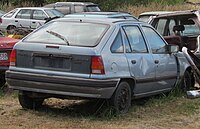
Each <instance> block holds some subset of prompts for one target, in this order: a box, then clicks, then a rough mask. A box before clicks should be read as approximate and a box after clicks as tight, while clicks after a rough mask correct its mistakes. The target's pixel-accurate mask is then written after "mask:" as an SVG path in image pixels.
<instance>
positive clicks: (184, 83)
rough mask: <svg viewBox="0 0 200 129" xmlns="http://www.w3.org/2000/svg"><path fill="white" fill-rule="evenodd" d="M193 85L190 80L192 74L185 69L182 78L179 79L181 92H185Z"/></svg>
mask: <svg viewBox="0 0 200 129" xmlns="http://www.w3.org/2000/svg"><path fill="white" fill-rule="evenodd" d="M192 87H194V86H193V82H192V74H191V73H190V72H189V71H185V73H184V76H183V79H182V81H181V86H180V88H181V90H182V91H183V92H187V91H189V90H190V89H191V88H192Z"/></svg>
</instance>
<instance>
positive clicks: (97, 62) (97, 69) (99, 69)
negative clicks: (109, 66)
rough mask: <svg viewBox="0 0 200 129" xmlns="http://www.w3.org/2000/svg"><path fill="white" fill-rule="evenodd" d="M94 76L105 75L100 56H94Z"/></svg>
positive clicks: (92, 68)
mask: <svg viewBox="0 0 200 129" xmlns="http://www.w3.org/2000/svg"><path fill="white" fill-rule="evenodd" d="M91 73H92V74H105V71H104V65H103V60H102V58H101V57H100V56H92V65H91Z"/></svg>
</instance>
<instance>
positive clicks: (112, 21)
mask: <svg viewBox="0 0 200 129" xmlns="http://www.w3.org/2000/svg"><path fill="white" fill-rule="evenodd" d="M53 21H61V22H62V21H68V22H70V21H74V22H91V23H100V24H115V23H136V24H145V25H149V24H147V23H144V22H140V21H137V20H134V19H133V20H129V19H114V18H87V17H81V18H66V17H63V18H58V19H55V20H53Z"/></svg>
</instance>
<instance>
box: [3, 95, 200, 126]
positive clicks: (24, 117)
mask: <svg viewBox="0 0 200 129" xmlns="http://www.w3.org/2000/svg"><path fill="white" fill-rule="evenodd" d="M138 101H139V102H142V103H139V104H136V105H135V104H133V105H132V107H131V110H130V111H129V112H128V113H127V114H125V115H121V116H117V117H115V116H109V112H106V113H104V114H103V113H101V114H103V116H102V115H100V116H99V115H97V114H98V113H99V112H104V111H105V110H106V109H104V110H103V111H101V110H99V109H100V108H99V107H101V105H102V104H103V103H104V102H101V103H100V104H99V103H98V102H97V101H80V100H60V99H48V100H46V101H45V102H44V104H43V107H42V109H40V110H39V111H34V110H25V109H22V107H21V106H20V105H19V103H18V100H17V95H16V94H11V95H5V96H3V97H0V129H200V102H199V101H200V99H199V98H198V99H187V98H182V97H180V98H178V99H175V100H170V101H169V102H167V103H164V104H159V103H160V102H159V103H154V104H150V105H148V106H145V105H146V104H143V102H144V100H138ZM149 101H150V100H147V101H146V100H145V103H148V102H149ZM150 103H152V102H150ZM192 103H195V104H194V105H193V104H192ZM186 104H187V105H186Z"/></svg>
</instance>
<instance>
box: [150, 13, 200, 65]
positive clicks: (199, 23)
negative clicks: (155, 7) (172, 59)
mask: <svg viewBox="0 0 200 129" xmlns="http://www.w3.org/2000/svg"><path fill="white" fill-rule="evenodd" d="M199 13H200V11H199V10H197V11H196V10H192V11H190V10H188V11H177V12H173V13H168V14H162V15H158V16H156V17H154V18H153V19H152V20H151V21H150V24H151V25H152V26H153V27H155V28H156V29H157V31H159V32H160V34H161V35H163V36H164V38H165V40H166V41H167V42H168V43H170V44H176V45H179V47H180V50H181V48H182V47H183V46H185V47H187V48H188V49H189V50H190V51H192V52H193V53H194V54H195V55H196V56H197V57H198V58H200V44H199V43H200V42H199V41H200V40H199V35H200V19H199V17H200V14H199ZM198 67H199V66H198Z"/></svg>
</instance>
